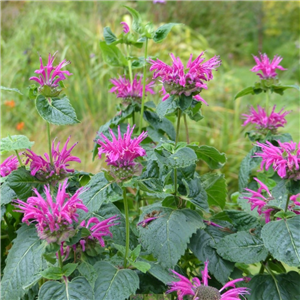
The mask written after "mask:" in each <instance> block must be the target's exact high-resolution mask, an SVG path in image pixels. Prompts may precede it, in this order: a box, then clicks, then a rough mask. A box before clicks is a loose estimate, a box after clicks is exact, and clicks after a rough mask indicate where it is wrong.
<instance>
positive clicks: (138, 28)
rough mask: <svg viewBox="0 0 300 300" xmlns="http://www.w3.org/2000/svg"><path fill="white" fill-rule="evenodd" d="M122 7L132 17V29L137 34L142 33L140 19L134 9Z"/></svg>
mask: <svg viewBox="0 0 300 300" xmlns="http://www.w3.org/2000/svg"><path fill="white" fill-rule="evenodd" d="M124 7H125V8H126V9H127V10H128V11H129V12H130V13H131V15H132V19H133V20H132V29H133V30H134V31H135V32H137V33H142V30H143V27H142V19H141V16H140V14H139V12H138V11H136V10H135V9H133V8H131V7H129V6H126V5H124Z"/></svg>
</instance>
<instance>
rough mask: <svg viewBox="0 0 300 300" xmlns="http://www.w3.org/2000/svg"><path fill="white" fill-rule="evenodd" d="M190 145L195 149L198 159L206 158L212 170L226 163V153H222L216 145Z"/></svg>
mask: <svg viewBox="0 0 300 300" xmlns="http://www.w3.org/2000/svg"><path fill="white" fill-rule="evenodd" d="M188 147H189V148H191V149H193V150H194V151H195V153H196V154H197V157H198V159H202V160H204V161H205V162H206V163H207V164H208V166H209V167H210V168H211V169H212V170H215V169H220V168H222V167H223V166H224V164H225V163H226V156H225V153H220V152H219V151H218V150H217V149H216V148H214V147H211V146H205V145H204V146H200V147H198V146H195V145H189V146H188Z"/></svg>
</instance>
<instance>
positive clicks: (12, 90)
mask: <svg viewBox="0 0 300 300" xmlns="http://www.w3.org/2000/svg"><path fill="white" fill-rule="evenodd" d="M0 89H1V90H3V91H7V92H14V93H18V94H20V95H23V94H22V93H21V91H20V90H18V89H16V88H8V87H5V86H2V85H1V86H0Z"/></svg>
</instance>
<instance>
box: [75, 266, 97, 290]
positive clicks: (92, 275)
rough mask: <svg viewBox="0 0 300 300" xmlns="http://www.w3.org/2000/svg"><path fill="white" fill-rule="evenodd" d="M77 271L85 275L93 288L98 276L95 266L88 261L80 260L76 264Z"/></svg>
mask: <svg viewBox="0 0 300 300" xmlns="http://www.w3.org/2000/svg"><path fill="white" fill-rule="evenodd" d="M78 271H79V273H80V274H81V275H82V276H84V277H85V279H86V280H87V281H88V282H89V284H90V285H91V287H92V288H93V289H94V287H95V282H96V280H97V277H98V274H97V273H96V270H95V268H94V267H93V266H92V265H90V264H89V263H87V262H86V261H82V262H81V263H80V265H79V266H78Z"/></svg>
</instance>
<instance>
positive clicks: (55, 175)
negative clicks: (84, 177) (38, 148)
mask: <svg viewBox="0 0 300 300" xmlns="http://www.w3.org/2000/svg"><path fill="white" fill-rule="evenodd" d="M70 138H71V137H69V138H68V139H67V141H66V143H65V145H64V147H63V148H62V150H61V151H60V150H59V146H60V142H58V143H57V145H56V146H55V144H54V142H55V139H54V140H53V142H52V148H51V155H52V159H53V163H51V159H50V157H49V155H48V154H47V153H45V154H44V156H45V159H44V158H43V157H42V156H39V155H37V154H35V153H34V152H33V151H31V150H29V149H27V151H28V153H26V154H25V155H26V156H27V157H28V159H27V161H26V163H25V164H30V171H31V175H32V176H36V177H37V178H38V179H39V180H42V181H51V183H52V184H53V185H55V184H56V182H57V181H59V180H62V179H64V178H66V176H67V175H68V173H73V172H74V169H70V168H69V166H70V165H69V162H71V161H75V162H79V163H80V162H81V160H80V159H79V158H78V157H76V156H71V151H72V150H73V148H74V147H75V146H76V145H77V143H75V144H74V145H73V146H72V147H71V148H70V149H69V150H68V149H67V146H68V143H69V141H70Z"/></svg>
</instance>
